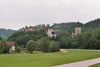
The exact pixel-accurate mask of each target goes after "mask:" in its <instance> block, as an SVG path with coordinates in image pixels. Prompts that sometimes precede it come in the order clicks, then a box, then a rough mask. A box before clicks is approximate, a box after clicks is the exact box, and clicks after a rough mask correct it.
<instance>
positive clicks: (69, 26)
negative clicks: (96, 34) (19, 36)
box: [0, 19, 100, 39]
mask: <svg viewBox="0 0 100 67" xmlns="http://www.w3.org/2000/svg"><path fill="white" fill-rule="evenodd" d="M76 24H77V22H65V23H54V24H53V25H52V27H54V29H55V30H56V32H57V33H61V32H64V31H67V32H68V33H70V34H71V33H72V32H74V28H75V27H76ZM80 24H81V27H82V32H85V31H87V30H92V31H95V30H96V29H97V28H99V27H100V19H95V20H92V21H90V22H88V23H86V24H83V23H80ZM16 31H17V30H11V29H0V36H2V37H3V38H4V39H7V37H8V36H10V35H12V34H13V33H14V32H16ZM18 31H21V29H20V30H18Z"/></svg>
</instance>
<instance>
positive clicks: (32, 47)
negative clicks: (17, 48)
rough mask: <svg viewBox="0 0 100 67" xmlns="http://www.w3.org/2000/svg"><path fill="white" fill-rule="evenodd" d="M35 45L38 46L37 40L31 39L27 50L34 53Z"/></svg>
mask: <svg viewBox="0 0 100 67" xmlns="http://www.w3.org/2000/svg"><path fill="white" fill-rule="evenodd" d="M35 46H36V43H35V41H33V40H30V41H29V42H27V44H26V48H27V50H28V51H29V52H30V53H33V51H34V50H35Z"/></svg>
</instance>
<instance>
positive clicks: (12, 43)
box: [7, 41, 15, 46]
mask: <svg viewBox="0 0 100 67" xmlns="http://www.w3.org/2000/svg"><path fill="white" fill-rule="evenodd" d="M7 44H8V45H10V46H15V43H14V42H11V41H9V42H7Z"/></svg>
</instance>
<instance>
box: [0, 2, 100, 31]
mask: <svg viewBox="0 0 100 67" xmlns="http://www.w3.org/2000/svg"><path fill="white" fill-rule="evenodd" d="M97 18H100V0H0V28H6V29H13V30H18V29H20V28H22V27H25V26H34V25H38V24H51V25H52V24H53V23H62V22H77V21H80V22H82V23H86V22H88V21H91V20H94V19H97Z"/></svg>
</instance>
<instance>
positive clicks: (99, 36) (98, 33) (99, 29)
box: [96, 28, 100, 40]
mask: <svg viewBox="0 0 100 67" xmlns="http://www.w3.org/2000/svg"><path fill="white" fill-rule="evenodd" d="M96 37H97V38H98V39H99V40H100V28H98V29H97V30H96Z"/></svg>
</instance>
